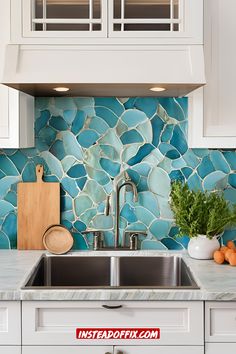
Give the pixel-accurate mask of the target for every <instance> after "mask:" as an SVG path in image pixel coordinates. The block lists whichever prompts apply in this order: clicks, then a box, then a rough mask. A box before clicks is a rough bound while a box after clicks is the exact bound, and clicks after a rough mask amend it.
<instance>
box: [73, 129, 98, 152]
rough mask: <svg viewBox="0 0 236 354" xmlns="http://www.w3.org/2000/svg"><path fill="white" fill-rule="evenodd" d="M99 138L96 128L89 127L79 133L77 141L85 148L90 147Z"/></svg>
mask: <svg viewBox="0 0 236 354" xmlns="http://www.w3.org/2000/svg"><path fill="white" fill-rule="evenodd" d="M98 138H99V135H98V133H97V132H96V131H95V130H91V129H87V130H83V131H82V132H81V133H80V134H79V135H78V137H77V141H78V143H79V144H80V145H81V146H82V147H83V148H89V147H90V146H92V145H94V144H95V143H96V141H97V140H98Z"/></svg>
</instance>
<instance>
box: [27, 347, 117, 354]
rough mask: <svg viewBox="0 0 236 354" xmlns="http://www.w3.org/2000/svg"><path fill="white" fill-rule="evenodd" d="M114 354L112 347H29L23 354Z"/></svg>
mask: <svg viewBox="0 0 236 354" xmlns="http://www.w3.org/2000/svg"><path fill="white" fill-rule="evenodd" d="M42 353H43V354H113V347H112V346H80V347H77V346H74V347H73V346H65V347H63V346H52V347H50V346H38V347H35V346H28V347H23V348H22V354H42Z"/></svg>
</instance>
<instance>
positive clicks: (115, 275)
mask: <svg viewBox="0 0 236 354" xmlns="http://www.w3.org/2000/svg"><path fill="white" fill-rule="evenodd" d="M110 286H120V257H113V256H112V257H111V258H110Z"/></svg>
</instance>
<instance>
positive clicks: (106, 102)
mask: <svg viewBox="0 0 236 354" xmlns="http://www.w3.org/2000/svg"><path fill="white" fill-rule="evenodd" d="M95 106H102V107H107V108H108V109H110V110H111V111H112V112H114V113H115V114H116V115H117V116H118V117H119V116H121V115H122V113H123V112H124V106H123V105H122V104H121V102H120V101H119V100H118V99H117V98H116V97H109V98H108V97H96V98H95Z"/></svg>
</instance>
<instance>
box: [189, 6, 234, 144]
mask: <svg viewBox="0 0 236 354" xmlns="http://www.w3.org/2000/svg"><path fill="white" fill-rule="evenodd" d="M204 6H205V9H204V14H205V20H204V27H205V35H204V52H205V68H206V80H207V85H206V86H205V88H204V89H203V90H202V89H200V90H199V91H197V92H195V93H194V94H193V96H192V98H191V102H192V104H190V107H191V110H190V114H189V145H190V147H195V148H201V147H208V148H236V116H235V102H236V89H235V83H236V70H235V62H236V42H235V33H236V22H235V13H236V1H235V0H206V1H205V2H204Z"/></svg>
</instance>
